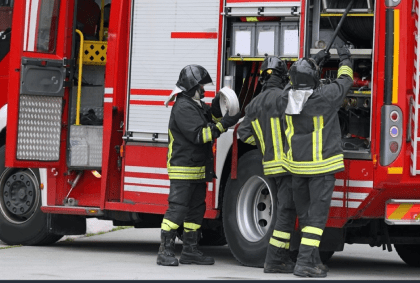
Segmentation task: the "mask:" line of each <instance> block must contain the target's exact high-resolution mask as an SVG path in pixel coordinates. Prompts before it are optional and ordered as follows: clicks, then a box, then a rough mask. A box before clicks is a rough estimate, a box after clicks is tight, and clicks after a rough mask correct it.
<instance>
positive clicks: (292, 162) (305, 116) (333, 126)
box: [284, 59, 353, 177]
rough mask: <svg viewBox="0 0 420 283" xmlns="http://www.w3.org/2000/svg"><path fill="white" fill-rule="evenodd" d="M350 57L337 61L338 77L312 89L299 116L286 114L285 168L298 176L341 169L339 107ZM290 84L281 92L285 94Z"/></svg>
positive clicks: (347, 84)
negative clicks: (338, 62) (329, 82)
mask: <svg viewBox="0 0 420 283" xmlns="http://www.w3.org/2000/svg"><path fill="white" fill-rule="evenodd" d="M352 85H353V70H352V69H351V63H350V60H348V59H346V60H344V61H342V62H340V65H339V69H338V74H337V79H336V80H335V81H334V82H333V83H331V84H328V85H321V86H319V87H318V88H317V89H315V90H314V92H313V94H312V95H311V96H310V97H309V99H308V101H307V102H306V104H305V105H304V106H303V109H302V112H301V113H300V114H299V115H287V114H286V115H285V119H284V121H285V123H284V124H285V135H286V140H287V143H286V146H285V153H286V158H287V159H286V160H287V170H288V171H289V172H291V173H292V174H294V175H299V176H307V177H309V176H319V175H326V174H333V173H336V172H339V171H342V170H344V162H343V149H342V147H341V130H340V124H339V119H338V110H339V109H340V106H341V105H342V103H343V101H344V98H345V97H346V94H347V92H348V91H349V89H350V87H351V86H352ZM290 89H291V85H290V84H288V85H287V86H286V87H285V89H284V92H285V94H288V92H289V90H290Z"/></svg>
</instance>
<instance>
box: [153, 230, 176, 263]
mask: <svg viewBox="0 0 420 283" xmlns="http://www.w3.org/2000/svg"><path fill="white" fill-rule="evenodd" d="M175 238H176V230H171V231H165V230H161V232H160V239H161V242H160V247H159V252H158V257H157V264H158V265H164V266H178V259H177V258H176V257H175V253H174V252H175Z"/></svg>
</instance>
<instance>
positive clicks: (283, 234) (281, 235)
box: [273, 230, 290, 240]
mask: <svg viewBox="0 0 420 283" xmlns="http://www.w3.org/2000/svg"><path fill="white" fill-rule="evenodd" d="M273 236H274V237H277V238H282V239H285V240H290V233H286V232H281V231H277V230H274V231H273Z"/></svg>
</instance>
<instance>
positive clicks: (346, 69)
mask: <svg viewBox="0 0 420 283" xmlns="http://www.w3.org/2000/svg"><path fill="white" fill-rule="evenodd" d="M341 75H347V76H349V77H350V78H351V79H353V69H352V68H350V67H349V66H341V67H340V69H338V74H337V77H338V78H339V77H340V76H341Z"/></svg>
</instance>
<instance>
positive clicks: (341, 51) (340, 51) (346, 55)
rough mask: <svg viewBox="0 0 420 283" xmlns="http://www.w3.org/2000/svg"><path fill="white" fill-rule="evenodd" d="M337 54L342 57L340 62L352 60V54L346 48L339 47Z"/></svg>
mask: <svg viewBox="0 0 420 283" xmlns="http://www.w3.org/2000/svg"><path fill="white" fill-rule="evenodd" d="M337 54H338V57H340V61H343V60H346V59H350V57H351V53H350V50H349V49H348V48H347V47H346V46H344V45H343V46H341V47H337Z"/></svg>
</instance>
